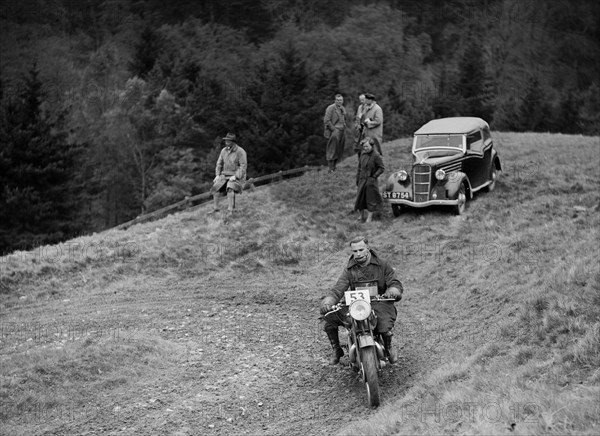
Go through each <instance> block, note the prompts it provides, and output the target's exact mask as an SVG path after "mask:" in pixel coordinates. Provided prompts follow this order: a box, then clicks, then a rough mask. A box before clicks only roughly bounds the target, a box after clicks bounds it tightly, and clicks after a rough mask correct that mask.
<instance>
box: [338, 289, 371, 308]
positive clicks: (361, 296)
mask: <svg viewBox="0 0 600 436" xmlns="http://www.w3.org/2000/svg"><path fill="white" fill-rule="evenodd" d="M344 296H345V297H346V305H348V306H349V305H350V304H351V303H353V302H355V301H357V300H365V301H366V302H369V301H371V297H370V295H369V289H368V288H366V289H355V290H354V291H346V292H345V293H344Z"/></svg>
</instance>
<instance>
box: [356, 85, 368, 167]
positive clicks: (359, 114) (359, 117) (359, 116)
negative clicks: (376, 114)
mask: <svg viewBox="0 0 600 436" xmlns="http://www.w3.org/2000/svg"><path fill="white" fill-rule="evenodd" d="M358 101H359V105H358V108H356V115H355V117H354V151H355V152H356V154H357V155H359V156H360V152H361V151H362V149H361V145H360V143H361V141H362V139H363V129H364V127H363V114H364V113H365V109H366V107H367V105H366V103H365V95H364V94H361V95H359V96H358Z"/></svg>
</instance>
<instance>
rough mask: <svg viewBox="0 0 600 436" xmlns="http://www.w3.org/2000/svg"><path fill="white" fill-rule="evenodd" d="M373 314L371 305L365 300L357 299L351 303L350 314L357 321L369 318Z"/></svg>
mask: <svg viewBox="0 0 600 436" xmlns="http://www.w3.org/2000/svg"><path fill="white" fill-rule="evenodd" d="M370 314H371V305H370V304H369V303H367V302H366V301H365V300H357V301H355V302H353V303H352V304H351V305H350V316H351V317H352V318H354V319H355V320H357V321H362V320H364V319H367V318H368V317H369V315H370Z"/></svg>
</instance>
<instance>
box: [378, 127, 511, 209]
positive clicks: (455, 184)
mask: <svg viewBox="0 0 600 436" xmlns="http://www.w3.org/2000/svg"><path fill="white" fill-rule="evenodd" d="M412 155H413V162H412V163H411V164H410V165H406V168H402V169H400V170H398V171H396V172H394V173H393V174H392V175H391V176H390V177H389V178H388V180H387V182H386V185H385V190H384V191H383V192H382V196H383V198H384V199H386V200H387V201H388V202H389V203H390V204H391V205H392V212H393V214H394V216H399V215H400V213H401V211H402V208H403V207H405V206H409V207H427V206H434V205H442V206H452V207H453V210H454V213H456V214H457V215H460V214H462V213H463V212H464V211H465V207H466V202H467V199H471V198H472V197H473V193H475V192H477V191H479V190H481V189H485V190H487V191H492V190H493V189H494V187H495V186H496V180H497V179H498V175H499V172H500V171H501V170H502V167H501V166H500V158H499V157H498V153H497V152H496V150H495V149H494V144H493V141H492V137H491V135H490V126H489V125H488V123H486V122H485V121H484V120H482V119H481V118H475V117H452V118H441V119H437V120H432V121H429V122H428V123H427V124H425V125H424V126H422V127H421V128H420V129H419V130H417V131H416V132H415V134H414V138H413V144H412Z"/></svg>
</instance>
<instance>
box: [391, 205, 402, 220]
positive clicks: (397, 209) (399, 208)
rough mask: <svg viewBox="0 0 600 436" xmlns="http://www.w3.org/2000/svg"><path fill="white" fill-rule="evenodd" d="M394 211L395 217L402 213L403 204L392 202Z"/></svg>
mask: <svg viewBox="0 0 600 436" xmlns="http://www.w3.org/2000/svg"><path fill="white" fill-rule="evenodd" d="M392 213H393V214H394V216H395V217H399V216H400V214H401V213H402V205H401V204H392Z"/></svg>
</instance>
